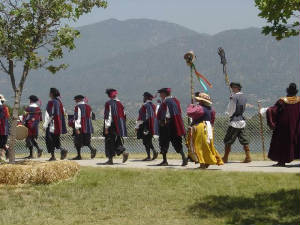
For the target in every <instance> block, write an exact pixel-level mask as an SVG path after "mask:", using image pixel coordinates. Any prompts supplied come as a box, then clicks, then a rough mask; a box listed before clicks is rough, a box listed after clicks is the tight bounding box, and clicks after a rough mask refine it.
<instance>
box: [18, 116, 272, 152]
mask: <svg viewBox="0 0 300 225" xmlns="http://www.w3.org/2000/svg"><path fill="white" fill-rule="evenodd" d="M183 115H185V114H183ZM245 117H246V121H247V126H246V132H247V134H248V137H249V139H250V150H251V151H252V152H255V153H262V142H261V137H260V122H259V116H258V115H250V114H245ZM135 121H136V114H134V113H132V114H130V113H127V129H128V137H127V138H125V139H124V141H125V147H126V148H127V150H128V152H132V153H145V150H144V146H143V144H142V142H141V140H137V139H136V133H135ZM184 121H185V127H186V128H187V118H184ZM263 121H264V134H265V146H266V150H267V149H268V147H269V144H270V140H271V135H272V132H271V131H270V130H269V129H268V128H267V124H266V120H265V118H264V119H263ZM228 124H229V120H228V118H227V117H224V116H221V115H218V114H217V117H216V120H215V125H214V142H215V146H216V149H217V150H218V151H219V152H220V153H223V149H224V144H223V138H224V136H225V133H226V130H227V128H228ZM93 126H94V131H95V132H94V134H93V135H92V145H93V146H94V147H95V148H96V149H97V150H98V153H104V137H103V135H102V130H103V119H98V120H94V121H93ZM44 135H45V133H44V131H43V130H42V124H40V131H39V138H38V143H39V145H40V147H41V148H42V149H43V150H44V152H45V153H46V145H45V137H44ZM61 143H62V146H63V147H64V148H66V149H67V150H69V152H74V153H75V152H76V150H75V148H74V144H73V137H72V129H71V128H68V134H65V135H62V138H61ZM153 143H154V146H155V148H156V149H158V150H159V146H158V139H157V138H154V139H153ZM184 149H185V151H187V149H186V147H185V145H184ZM82 151H83V152H89V149H88V148H86V147H84V148H83V149H82ZM170 152H175V151H174V149H173V148H172V147H170ZM232 152H237V153H238V152H240V153H242V152H243V147H242V146H241V145H240V144H239V142H238V139H237V140H236V143H235V144H234V145H233V146H232ZM16 153H17V154H24V153H25V154H27V153H28V149H26V146H25V141H17V144H16ZM261 157H262V154H261Z"/></svg>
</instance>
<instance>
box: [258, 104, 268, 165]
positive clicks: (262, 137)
mask: <svg viewBox="0 0 300 225" xmlns="http://www.w3.org/2000/svg"><path fill="white" fill-rule="evenodd" d="M261 102H262V100H258V101H257V106H258V115H259V122H260V137H261V143H262V151H263V158H264V160H266V154H265V136H264V124H263V118H262V115H261V113H260V110H261Z"/></svg>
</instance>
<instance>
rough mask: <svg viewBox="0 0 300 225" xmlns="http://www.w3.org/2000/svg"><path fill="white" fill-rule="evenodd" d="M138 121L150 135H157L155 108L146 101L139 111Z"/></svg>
mask: <svg viewBox="0 0 300 225" xmlns="http://www.w3.org/2000/svg"><path fill="white" fill-rule="evenodd" d="M138 121H143V123H144V125H145V126H146V128H147V129H148V130H149V131H150V133H151V134H152V135H157V134H158V122H157V117H156V106H155V105H154V104H153V103H152V102H151V101H148V102H146V103H145V104H143V105H142V107H141V108H140V110H139V117H138Z"/></svg>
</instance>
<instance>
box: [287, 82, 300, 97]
mask: <svg viewBox="0 0 300 225" xmlns="http://www.w3.org/2000/svg"><path fill="white" fill-rule="evenodd" d="M286 92H287V94H288V95H289V96H295V95H296V94H297V93H298V89H297V85H296V84H295V83H290V85H289V87H288V88H287V89H286Z"/></svg>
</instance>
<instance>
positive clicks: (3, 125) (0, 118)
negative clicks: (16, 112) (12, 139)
mask: <svg viewBox="0 0 300 225" xmlns="http://www.w3.org/2000/svg"><path fill="white" fill-rule="evenodd" d="M8 118H9V111H8V108H7V106H5V105H0V135H1V136H7V135H9V124H8Z"/></svg>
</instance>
